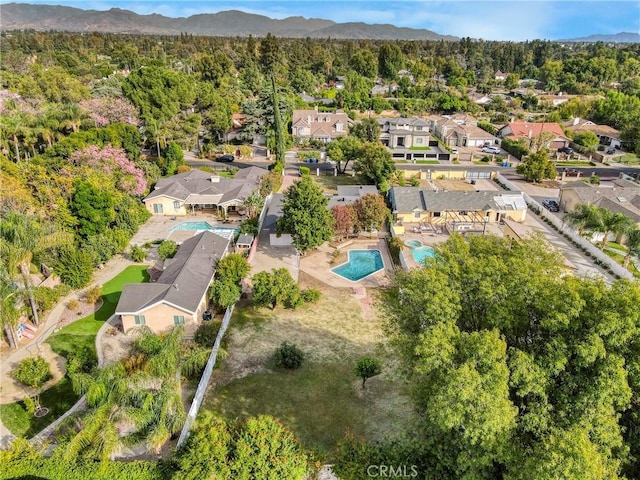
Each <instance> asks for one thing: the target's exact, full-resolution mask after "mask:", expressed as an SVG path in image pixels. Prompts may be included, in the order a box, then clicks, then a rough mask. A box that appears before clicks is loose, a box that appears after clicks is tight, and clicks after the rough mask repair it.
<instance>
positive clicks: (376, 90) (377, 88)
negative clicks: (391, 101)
mask: <svg viewBox="0 0 640 480" xmlns="http://www.w3.org/2000/svg"><path fill="white" fill-rule="evenodd" d="M397 90H398V84H397V83H391V84H389V85H385V84H383V83H376V84H375V85H374V86H373V88H371V91H370V92H369V93H370V95H371V96H372V97H377V96H379V97H388V96H389V95H391V94H392V93H396V91H397Z"/></svg>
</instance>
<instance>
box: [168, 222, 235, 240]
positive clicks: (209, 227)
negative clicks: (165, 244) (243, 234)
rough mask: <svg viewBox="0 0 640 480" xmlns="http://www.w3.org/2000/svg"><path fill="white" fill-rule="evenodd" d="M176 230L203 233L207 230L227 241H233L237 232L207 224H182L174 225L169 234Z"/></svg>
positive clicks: (229, 228)
mask: <svg viewBox="0 0 640 480" xmlns="http://www.w3.org/2000/svg"><path fill="white" fill-rule="evenodd" d="M176 230H195V231H199V232H201V231H203V230H209V231H210V232H213V233H215V234H217V235H220V236H221V237H224V238H227V239H229V240H233V237H234V236H235V234H236V233H238V232H239V230H238V229H237V228H231V227H214V226H212V225H211V224H210V223H209V222H182V223H179V224H178V225H175V226H173V227H171V228H170V229H169V233H173V232H175V231H176Z"/></svg>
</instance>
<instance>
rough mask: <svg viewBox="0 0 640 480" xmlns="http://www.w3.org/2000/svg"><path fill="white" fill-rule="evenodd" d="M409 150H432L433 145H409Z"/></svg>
mask: <svg viewBox="0 0 640 480" xmlns="http://www.w3.org/2000/svg"><path fill="white" fill-rule="evenodd" d="M409 150H431V147H415V146H414V147H409Z"/></svg>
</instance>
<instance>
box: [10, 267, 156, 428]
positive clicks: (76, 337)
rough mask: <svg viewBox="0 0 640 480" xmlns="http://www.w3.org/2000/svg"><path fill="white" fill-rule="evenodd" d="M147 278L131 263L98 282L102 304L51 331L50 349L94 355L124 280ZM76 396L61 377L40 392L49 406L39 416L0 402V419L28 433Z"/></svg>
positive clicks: (17, 405)
mask: <svg viewBox="0 0 640 480" xmlns="http://www.w3.org/2000/svg"><path fill="white" fill-rule="evenodd" d="M148 280H149V274H148V273H147V267H146V266H143V265H134V266H131V267H127V268H126V269H125V270H123V271H122V272H121V273H120V274H119V275H117V276H115V277H114V278H112V279H111V280H109V281H108V282H107V283H105V284H104V285H103V286H102V292H103V297H102V298H103V304H102V306H101V307H100V308H99V309H98V310H97V311H96V312H95V313H92V314H91V315H88V316H86V317H84V318H82V319H80V320H78V321H76V322H73V323H72V324H70V325H67V326H66V327H64V328H62V329H60V330H59V331H58V332H56V333H54V334H53V335H51V336H50V337H49V338H48V339H47V340H46V342H47V343H49V344H50V345H51V348H52V349H53V351H54V352H56V353H57V354H59V355H62V356H64V357H68V356H69V355H70V354H72V353H75V352H79V351H82V350H85V349H86V350H87V351H90V352H91V353H92V354H93V356H94V359H95V358H96V348H95V339H96V334H97V333H98V330H99V329H100V327H101V326H102V325H103V324H104V322H105V321H106V320H108V319H109V317H111V315H113V313H114V312H115V310H116V305H117V304H118V300H119V299H120V294H121V293H122V288H123V287H124V286H125V285H126V284H128V283H141V282H147V281H148ZM77 399H78V396H77V395H76V394H75V393H73V390H72V388H71V381H70V380H69V379H68V378H67V377H63V378H62V379H61V380H60V381H59V382H58V383H57V384H55V385H54V386H53V387H51V388H50V389H48V390H46V391H45V392H43V393H42V394H41V395H40V404H41V405H42V406H43V407H47V408H49V409H50V411H49V414H48V415H46V416H45V417H42V418H35V417H33V416H30V415H29V414H28V413H27V411H26V410H25V408H24V404H23V403H22V402H16V403H11V404H7V405H0V417H1V418H2V423H3V424H4V425H5V426H6V427H7V428H8V429H9V430H11V431H12V432H13V433H14V434H15V435H19V436H26V437H30V436H33V435H35V434H36V433H38V432H39V431H40V430H42V429H43V428H44V427H46V426H47V425H49V424H50V423H51V422H53V421H54V420H55V419H56V418H58V417H59V416H60V415H62V414H63V413H64V412H66V411H67V410H69V408H71V406H72V405H73V404H74V403H75V402H76V400H77Z"/></svg>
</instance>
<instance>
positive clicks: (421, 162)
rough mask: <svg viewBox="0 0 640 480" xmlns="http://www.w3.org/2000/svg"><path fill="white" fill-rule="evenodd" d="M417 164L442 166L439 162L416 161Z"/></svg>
mask: <svg viewBox="0 0 640 480" xmlns="http://www.w3.org/2000/svg"><path fill="white" fill-rule="evenodd" d="M415 163H417V164H418V165H440V162H439V161H438V160H416V161H415Z"/></svg>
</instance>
